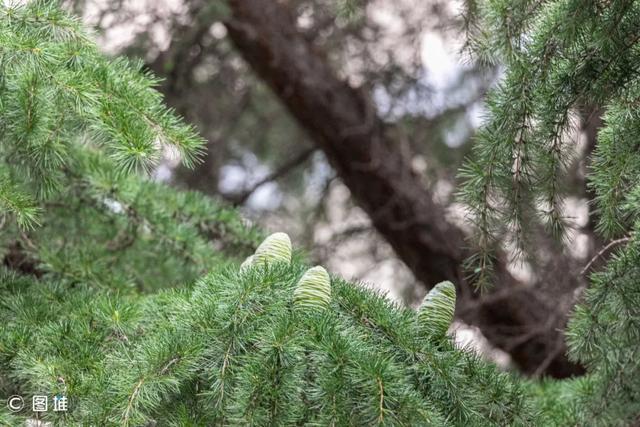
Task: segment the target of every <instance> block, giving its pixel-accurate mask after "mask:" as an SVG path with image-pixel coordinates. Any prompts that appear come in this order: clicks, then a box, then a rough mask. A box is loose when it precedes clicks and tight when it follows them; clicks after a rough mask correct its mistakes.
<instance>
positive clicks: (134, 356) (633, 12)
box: [0, 0, 640, 426]
mask: <svg viewBox="0 0 640 427" xmlns="http://www.w3.org/2000/svg"><path fill="white" fill-rule="evenodd" d="M639 7H640V6H638V5H636V4H635V3H634V2H624V1H620V2H617V1H613V2H609V3H606V4H601V3H592V2H585V1H563V0H560V1H552V2H547V3H530V2H527V1H524V2H507V1H503V2H491V3H487V4H478V5H477V7H476V8H472V9H471V10H474V11H475V12H477V14H476V15H475V16H474V17H472V18H473V22H474V25H475V26H476V27H475V28H477V29H478V33H477V34H474V35H473V37H474V39H473V40H474V43H476V44H477V46H476V47H477V52H478V54H479V55H480V56H481V57H483V58H485V59H486V60H500V61H504V62H505V64H506V65H507V73H506V76H505V80H504V82H503V84H502V85H501V86H500V87H499V88H498V89H497V90H496V91H495V92H494V93H493V94H492V96H491V99H490V103H489V107H490V118H489V120H488V123H487V126H486V128H485V130H484V131H483V133H482V134H481V136H480V138H479V141H478V143H477V148H476V153H475V157H474V159H473V160H471V161H470V163H469V164H468V167H467V168H466V169H465V171H464V172H463V174H464V177H465V178H466V180H467V184H466V187H465V189H464V192H463V195H462V196H463V199H464V200H465V201H466V202H467V203H468V205H469V206H470V207H471V208H472V209H473V212H472V214H473V215H472V219H474V220H475V221H476V224H477V229H478V232H479V234H480V239H479V242H480V244H481V245H480V246H481V249H482V252H481V254H483V255H481V256H480V257H479V259H480V260H482V259H484V257H488V256H490V250H491V246H492V245H491V242H495V241H497V239H498V238H499V237H500V236H501V233H502V234H504V233H509V234H512V235H513V236H514V238H515V239H516V241H518V242H522V244H521V245H520V247H521V248H522V250H523V251H526V249H527V246H526V242H527V239H528V237H529V236H530V232H529V231H528V230H530V229H531V226H532V224H535V223H536V222H537V221H541V220H544V221H546V223H548V224H549V227H550V229H551V230H552V231H554V232H556V233H560V232H561V231H562V211H561V207H562V206H561V202H562V187H561V183H562V176H563V175H562V174H563V171H564V169H563V165H565V164H566V161H567V158H568V156H569V155H570V153H569V152H568V149H569V147H568V146H567V145H568V144H567V143H566V141H565V138H564V135H565V134H566V131H567V129H568V127H569V126H570V124H571V120H570V116H571V112H572V109H573V108H574V107H575V106H576V105H577V103H579V102H585V101H590V102H597V103H599V104H601V105H607V111H608V113H607V116H606V126H605V129H604V130H603V131H602V133H601V137H600V141H599V145H598V151H597V155H596V159H595V161H594V164H593V171H592V174H591V175H592V182H593V184H592V185H593V187H594V189H595V190H596V193H597V194H598V199H597V200H596V201H595V203H596V204H597V206H598V207H599V209H600V212H601V218H602V219H601V230H602V231H603V232H604V233H608V234H607V235H610V236H623V237H620V239H624V247H623V248H622V249H620V251H619V252H618V254H617V256H616V257H615V258H614V259H613V260H612V261H611V262H610V263H609V265H608V266H607V268H606V270H604V271H603V272H600V273H597V274H594V275H593V277H592V282H591V286H590V287H589V288H588V289H587V290H586V292H585V295H584V298H583V299H582V302H581V304H580V305H579V306H578V308H577V309H576V312H575V315H574V316H573V320H572V323H571V325H570V328H569V331H568V337H569V341H570V344H571V352H572V357H575V358H577V359H579V360H581V361H582V362H584V363H585V364H586V366H587V367H588V374H587V375H586V376H584V377H583V378H579V379H572V380H564V381H534V380H527V379H523V378H520V377H518V376H517V375H516V374H512V373H505V372H501V371H499V370H498V369H497V368H496V367H495V366H493V365H492V364H490V363H488V362H486V361H484V360H481V359H480V358H479V357H478V356H477V355H475V354H474V353H473V352H471V351H468V350H465V349H461V348H457V347H456V345H454V343H453V341H452V340H451V337H450V336H449V335H448V334H447V329H448V324H449V322H450V321H451V318H452V315H453V310H454V306H455V291H454V287H453V286H452V284H451V283H449V282H443V283H442V284H440V285H438V286H436V287H435V288H434V289H433V290H432V291H431V293H430V294H428V295H427V296H426V298H425V301H424V303H423V304H422V306H421V307H420V309H419V310H418V312H414V311H412V310H409V309H406V308H401V307H398V306H396V305H394V304H392V303H390V302H389V301H387V300H386V299H385V298H384V297H383V296H381V295H377V294H375V293H373V292H371V291H370V290H366V289H363V288H360V287H358V286H355V285H353V284H351V283H348V282H346V281H344V280H342V279H340V278H338V277H335V276H330V275H329V274H328V273H327V272H326V271H325V270H324V269H323V268H322V267H320V266H316V267H313V268H308V266H306V265H305V263H304V255H303V254H301V253H299V252H293V251H292V245H291V241H290V239H289V237H288V236H287V235H286V234H284V233H276V234H275V235H272V236H269V237H267V238H266V239H264V240H263V237H264V236H263V234H262V233H261V232H260V231H259V230H256V229H255V228H252V227H251V226H249V225H247V224H246V223H245V222H243V221H242V220H241V219H240V217H239V216H238V214H237V213H236V212H234V211H232V210H229V209H226V208H224V207H222V206H219V205H218V204H216V202H215V201H212V200H210V199H207V198H205V197H203V196H201V195H199V194H196V193H188V192H186V193H184V192H178V191H176V190H173V189H170V188H168V187H166V186H164V185H162V184H158V183H154V182H151V181H150V180H148V178H145V176H144V173H145V172H146V171H148V170H149V169H150V168H151V167H152V166H153V164H154V162H155V161H157V159H158V158H159V157H160V155H161V152H162V151H161V150H165V151H166V150H176V151H177V152H178V154H179V156H180V158H181V159H182V160H183V161H184V162H185V163H187V164H189V163H192V162H193V161H195V160H196V159H197V156H198V150H199V147H200V145H201V141H200V139H199V138H198V137H197V136H195V134H194V133H193V132H192V130H191V128H190V127H189V126H187V125H184V124H183V123H182V122H181V121H180V120H179V119H178V118H176V116H175V115H174V114H173V113H172V112H171V111H169V110H167V109H166V108H165V107H163V105H162V100H161V97H160V96H159V95H158V93H157V92H155V91H154V89H153V86H154V84H155V81H154V79H153V78H152V77H151V76H150V75H148V74H147V73H145V72H143V71H141V70H140V67H139V65H136V64H131V63H128V62H126V61H123V60H114V61H110V60H108V59H105V58H104V57H103V56H102V55H101V54H99V53H98V51H97V49H96V47H95V45H94V44H92V42H91V41H90V40H89V38H88V37H87V36H86V34H85V32H84V31H83V30H82V28H81V26H80V25H79V23H78V22H77V21H76V20H75V19H73V18H72V17H70V16H69V15H67V14H66V13H65V12H63V11H61V9H60V8H59V7H58V6H57V5H56V4H55V3H54V2H50V1H44V0H40V1H32V2H29V3H27V4H26V5H23V4H16V5H2V6H0V78H1V80H0V113H1V115H0V127H1V128H2V131H3V132H2V136H0V138H2V145H1V146H0V147H1V148H0V162H1V164H2V174H3V176H2V181H1V182H0V200H1V201H2V203H1V206H2V209H3V210H2V214H3V216H2V218H3V221H2V231H3V233H2V236H1V237H0V243H1V247H2V250H3V254H2V255H3V257H4V261H5V262H4V264H5V265H4V267H3V268H2V271H0V294H1V295H2V298H1V299H0V321H1V322H2V325H3V327H2V329H1V330H0V390H1V394H2V395H6V396H10V395H14V394H15V395H22V396H25V398H26V400H27V401H30V399H29V398H30V396H34V395H40V394H44V395H48V396H49V397H51V396H53V395H60V396H65V397H67V398H68V399H69V409H68V410H67V411H62V412H46V413H42V414H37V415H34V414H33V413H32V412H31V411H30V408H26V409H24V410H22V411H19V412H11V411H10V410H9V408H7V407H5V406H2V407H1V408H0V424H2V425H9V426H14V425H15V426H18V425H24V423H25V421H26V420H29V419H33V418H35V417H36V416H37V417H38V419H41V420H44V421H50V422H52V423H55V425H69V426H76V425H101V426H102V425H105V426H110V425H124V426H144V425H169V426H188V425H193V426H201V425H202V426H205V425H207V426H208V425H435V426H446V425H461V426H462V425H479V426H480V425H499V426H504V425H513V426H539V425H545V426H547V425H548V426H553V425H557V426H565V425H627V424H629V423H631V422H633V420H636V419H637V417H638V415H639V414H640V407H639V406H640V398H639V394H640V381H639V380H638V375H639V372H638V363H637V362H636V360H637V359H638V358H637V356H638V355H637V352H638V350H637V348H638V346H637V342H638V338H639V337H638V335H639V331H640V329H639V328H638V326H639V325H638V314H639V313H638V308H637V307H639V306H640V304H639V303H640V295H639V293H638V285H637V284H638V281H639V278H638V277H637V276H638V268H637V266H638V265H640V264H639V262H640V245H639V244H638V242H637V240H636V238H635V228H636V227H637V219H636V218H635V216H636V210H637V206H639V203H640V200H638V198H639V196H638V194H640V193H639V191H638V189H637V188H636V187H637V185H636V182H635V181H636V180H635V179H634V178H635V177H636V176H638V175H637V174H638V172H639V171H637V170H636V163H638V164H640V162H638V161H636V156H637V154H636V151H637V150H635V148H634V147H635V145H634V144H635V143H634V137H635V135H636V134H637V132H635V128H636V125H637V121H638V117H637V114H636V113H635V112H636V108H635V105H636V100H635V97H636V95H637V93H636V92H637V90H636V89H637V88H636V86H637V82H636V79H637V77H636V75H635V71H634V70H635V68H636V65H637V64H638V63H639V62H638V58H636V55H638V54H639V52H638V47H637V43H636V42H637V37H638V35H637V33H638V32H637V24H636V23H637V22H640V21H639V20H638V18H639V16H638V14H639V12H640V11H639V10H638V8H639ZM567 17H571V18H570V19H567ZM480 30H482V31H480ZM485 36H486V37H485ZM532 64H534V65H533V66H532ZM500 224H507V227H501V226H499V225H500ZM261 241H262V243H261V244H259V243H260V242H261ZM484 254H486V255H484ZM246 257H249V258H247V260H246V261H245V262H244V263H242V267H241V266H240V263H241V260H242V259H244V258H246ZM486 265H488V264H487V263H483V264H481V265H480V269H481V272H482V273H484V271H482V269H483V267H484V266H486Z"/></svg>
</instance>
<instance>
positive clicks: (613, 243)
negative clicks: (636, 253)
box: [580, 236, 631, 276]
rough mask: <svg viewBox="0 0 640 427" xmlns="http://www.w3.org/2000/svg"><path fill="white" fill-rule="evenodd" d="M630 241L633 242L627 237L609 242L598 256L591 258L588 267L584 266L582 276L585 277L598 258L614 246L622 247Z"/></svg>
mask: <svg viewBox="0 0 640 427" xmlns="http://www.w3.org/2000/svg"><path fill="white" fill-rule="evenodd" d="M629 240H631V237H630V236H625V237H621V238H620V239H616V240H612V241H611V242H609V243H608V244H607V245H606V246H605V247H604V248H602V249H600V250H599V251H598V253H597V254H595V255H594V256H593V258H591V260H589V262H588V263H587V265H585V266H584V268H583V269H582V270H581V271H580V275H581V276H582V275H584V274H585V273H586V272H587V271H589V269H590V268H591V266H592V265H593V263H594V262H596V261H597V260H598V258H600V257H601V256H603V255H604V254H605V253H606V252H607V251H608V250H609V249H611V248H612V247H614V246H617V245H620V244H622V243H626V242H628V241H629Z"/></svg>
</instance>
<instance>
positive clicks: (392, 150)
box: [225, 0, 581, 377]
mask: <svg viewBox="0 0 640 427" xmlns="http://www.w3.org/2000/svg"><path fill="white" fill-rule="evenodd" d="M284 3H285V2H283V1H276V0H229V1H228V4H229V6H230V9H231V16H230V17H229V18H228V19H227V21H226V22H225V25H226V27H227V30H228V33H229V36H230V38H231V40H232V41H233V43H234V44H235V46H236V47H237V48H238V50H239V51H240V53H241V54H242V56H243V57H244V59H245V60H246V61H247V62H248V63H249V64H250V66H251V67H252V68H253V70H254V71H255V72H256V73H257V74H258V75H259V76H260V77H261V78H262V79H263V80H264V82H266V83H267V84H268V85H269V86H270V87H271V89H272V90H273V92H274V93H275V94H276V95H277V96H278V97H279V98H280V99H281V101H282V102H283V103H284V105H285V106H286V107H287V108H288V110H289V111H290V113H291V114H292V115H293V117H295V118H296V119H297V121H298V122H299V123H300V125H301V126H302V127H303V128H305V129H306V131H307V132H308V133H309V135H310V136H311V138H312V139H313V141H314V142H315V144H316V145H317V146H318V147H319V148H320V149H322V150H323V151H324V153H325V154H326V156H327V158H328V159H329V161H330V162H331V165H332V166H333V167H334V168H335V170H336V171H337V173H338V175H339V176H340V178H341V179H342V181H343V182H344V183H345V184H346V185H347V187H348V188H349V189H350V191H351V193H352V196H353V197H354V198H355V200H356V201H357V203H358V204H359V205H360V206H361V207H362V208H363V209H364V210H365V211H366V212H367V213H368V215H369V216H370V218H371V220H372V223H373V225H374V226H375V228H376V229H377V230H378V232H380V234H381V235H382V236H383V237H384V238H385V239H386V240H387V241H388V242H389V243H390V244H391V246H392V247H393V248H394V250H395V252H396V253H397V255H398V256H399V257H400V258H401V259H402V260H403V262H404V263H405V264H406V265H407V266H408V267H409V268H410V269H411V270H412V271H413V273H414V274H415V276H416V277H417V278H418V279H419V280H420V281H421V282H422V283H424V284H425V286H427V287H428V288H431V287H432V286H433V285H435V284H436V283H438V282H440V281H442V280H451V281H453V282H454V283H456V284H457V286H458V289H459V301H460V302H459V304H458V308H457V310H458V314H459V315H460V316H461V318H462V319H463V320H464V321H466V322H468V323H471V324H474V325H477V326H478V327H480V329H481V330H482V332H483V333H484V335H485V336H486V337H487V338H488V339H489V340H490V341H491V342H492V343H493V344H494V345H495V346H497V347H499V348H502V349H504V350H506V351H508V352H509V353H510V354H511V356H512V358H513V360H514V362H515V363H516V364H517V365H518V366H519V367H520V369H522V370H523V371H524V372H526V373H530V374H532V373H536V374H539V373H545V374H547V375H551V376H555V377H565V376H569V375H574V374H577V373H580V372H581V368H580V367H579V366H575V365H573V364H572V363H570V362H569V361H568V360H567V358H566V356H565V354H564V353H565V346H564V340H563V335H562V333H561V332H559V331H560V330H562V329H564V326H565V323H566V317H567V312H568V310H567V309H566V307H564V308H562V310H563V311H560V310H559V309H558V307H557V302H558V301H557V298H558V295H554V296H553V298H549V295H540V292H538V291H537V289H535V288H534V287H531V286H527V285H524V284H523V283H520V282H518V280H516V279H515V278H514V277H513V276H512V275H511V274H510V273H509V272H508V271H507V269H506V267H505V264H506V263H504V262H502V263H499V264H498V265H497V268H496V271H497V282H498V283H497V285H496V287H495V288H494V289H493V291H492V292H491V293H490V294H489V295H487V296H480V295H478V294H477V293H476V292H475V290H474V289H473V286H472V285H471V284H470V283H468V282H467V281H466V280H465V275H464V272H463V268H462V264H463V262H464V260H465V259H466V258H467V257H468V256H469V255H470V253H469V252H468V250H467V249H465V248H466V247H467V245H466V244H465V236H464V233H463V232H462V231H461V230H460V229H459V228H457V227H455V226H454V225H452V224H450V223H449V222H448V221H447V219H446V213H445V209H444V208H443V207H442V206H440V205H438V204H436V203H435V202H434V201H433V197H432V195H431V194H430V193H429V191H428V190H427V189H426V188H425V187H424V186H423V185H422V183H421V182H420V180H419V179H418V177H417V176H416V175H415V173H414V172H413V171H412V167H411V158H412V156H411V152H410V149H409V147H408V146H405V145H403V144H401V143H399V142H398V141H395V140H393V139H392V138H391V137H390V136H389V133H388V129H387V126H386V125H385V123H384V122H383V121H382V120H380V119H379V118H378V116H377V114H376V108H375V107H374V106H373V104H372V101H371V99H370V97H369V95H368V94H367V93H365V92H364V91H363V90H361V89H357V88H353V87H351V86H350V85H349V84H348V83H346V82H345V81H343V80H341V79H340V78H338V77H337V75H336V73H335V71H334V70H333V69H332V68H331V66H330V65H329V61H328V60H327V58H326V56H325V55H324V54H323V53H322V52H321V51H320V50H319V49H318V48H317V47H316V46H314V45H312V44H311V42H309V41H308V39H307V38H305V37H304V36H303V34H302V33H301V32H300V31H299V30H298V28H297V26H296V21H295V16H294V15H293V14H292V12H291V10H289V8H288V7H287V6H286V5H285V4H284ZM577 286H578V284H577V283H573V282H571V283H568V284H567V285H566V286H562V287H561V288H562V289H561V290H560V292H562V295H561V297H562V298H563V300H567V298H568V297H569V295H570V294H571V292H572V288H575V287H577ZM550 319H551V320H550Z"/></svg>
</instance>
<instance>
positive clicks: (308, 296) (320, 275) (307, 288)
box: [293, 265, 331, 310]
mask: <svg viewBox="0 0 640 427" xmlns="http://www.w3.org/2000/svg"><path fill="white" fill-rule="evenodd" d="M330 302H331V278H330V277H329V273H327V270H325V269H324V268H323V267H321V266H319V265H318V266H315V267H313V268H310V269H308V270H307V271H306V272H305V273H304V274H303V275H302V278H300V280H299V281H298V285H297V286H296V289H295V291H293V303H294V305H295V306H296V307H300V308H305V309H306V308H309V309H312V310H323V309H325V308H327V307H328V306H329V303H330Z"/></svg>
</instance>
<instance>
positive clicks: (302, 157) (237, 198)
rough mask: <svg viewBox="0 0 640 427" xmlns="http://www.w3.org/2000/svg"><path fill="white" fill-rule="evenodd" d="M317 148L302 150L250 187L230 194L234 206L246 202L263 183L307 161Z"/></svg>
mask: <svg viewBox="0 0 640 427" xmlns="http://www.w3.org/2000/svg"><path fill="white" fill-rule="evenodd" d="M316 150H317V148H316V147H311V148H307V149H306V150H304V151H302V152H301V153H299V154H298V155H297V156H295V157H294V158H292V159H291V160H289V161H288V162H286V163H284V164H282V165H281V166H280V167H278V168H277V169H276V170H274V171H273V172H271V173H270V174H268V175H267V176H265V177H264V178H262V179H261V180H260V181H258V182H256V183H255V184H253V185H252V186H251V187H250V188H248V189H246V190H244V191H242V192H241V193H239V194H237V195H230V196H229V197H228V198H229V199H230V200H231V201H232V202H233V204H234V206H238V205H242V204H244V202H246V201H247V199H248V198H249V197H251V195H252V194H253V193H255V191H256V190H257V189H258V188H260V187H262V186H263V185H265V184H267V183H269V182H272V181H276V180H278V179H280V178H282V177H283V176H285V175H287V174H288V173H289V172H291V171H292V170H293V169H295V168H297V167H298V166H300V165H301V164H303V163H304V162H306V161H307V160H308V159H309V158H310V157H311V156H312V155H313V153H315V152H316Z"/></svg>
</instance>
